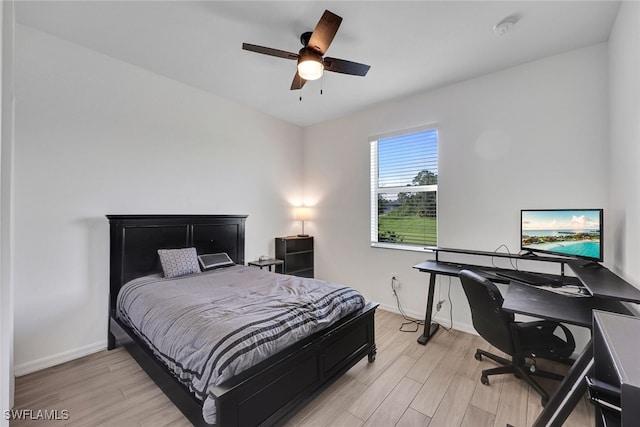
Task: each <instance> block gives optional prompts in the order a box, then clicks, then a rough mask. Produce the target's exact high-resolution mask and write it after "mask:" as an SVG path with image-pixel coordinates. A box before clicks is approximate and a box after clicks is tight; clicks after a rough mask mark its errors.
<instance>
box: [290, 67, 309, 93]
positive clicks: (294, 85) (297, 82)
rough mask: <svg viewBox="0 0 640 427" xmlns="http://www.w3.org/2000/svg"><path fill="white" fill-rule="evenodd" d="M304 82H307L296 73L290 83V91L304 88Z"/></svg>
mask: <svg viewBox="0 0 640 427" xmlns="http://www.w3.org/2000/svg"><path fill="white" fill-rule="evenodd" d="M306 82H307V81H306V80H305V79H303V78H302V77H300V74H298V72H297V71H296V75H295V76H293V81H292V82H291V90H298V89H302V86H304V84H305V83H306Z"/></svg>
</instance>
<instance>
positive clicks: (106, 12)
mask: <svg viewBox="0 0 640 427" xmlns="http://www.w3.org/2000/svg"><path fill="white" fill-rule="evenodd" d="M619 5H620V3H619V1H617V0H615V1H613V0H612V1H577V0H572V1H481V0H476V1H407V2H405V1H342V2H325V1H281V2H274V1H253V2H248V1H233V2H232V1H204V2H194V1H138V2H136V1H104V2H102V1H82V2H81V1H70V2H62V1H43V2H38V1H18V2H16V18H17V21H18V23H19V24H23V25H28V26H31V27H34V28H36V29H38V30H41V31H44V32H47V33H50V34H52V35H55V36H58V37H60V38H62V39H66V40H69V41H71V42H74V43H77V44H79V45H82V46H85V47H88V48H91V49H93V50H96V51H98V52H101V53H104V54H106V55H109V56H111V57H114V58H117V59H120V60H122V61H125V62H128V63H131V64H134V65H137V66H139V67H142V68H145V69H147V70H150V71H153V72H155V73H158V74H161V75H164V76H166V77H169V78H172V79H175V80H178V81H181V82H184V83H186V84H188V85H191V86H195V87H197V88H200V89H202V90H205V91H208V92H211V93H213V94H216V95H219V96H221V97H224V98H227V99H231V100H235V101H237V102H239V103H242V104H245V105H248V106H250V107H252V108H255V109H257V110H260V111H263V112H265V113H267V114H269V115H272V116H275V117H278V118H281V119H283V120H286V121H288V122H291V123H295V124H297V125H301V126H306V125H310V124H314V123H318V122H322V121H325V120H328V119H331V118H334V117H338V116H341V115H344V114H347V113H349V112H352V111H356V110H359V109H362V108H364V107H366V106H369V105H372V104H376V103H380V102H382V101H385V100H389V99H393V98H398V97H401V96H405V95H409V94H413V93H416V92H421V91H426V90H431V89H434V88H437V87H441V86H444V85H447V84H451V83H454V82H458V81H461V80H466V79H469V78H472V77H475V76H479V75H482V74H486V73H490V72H493V71H497V70H501V69H505V68H508V67H512V66H515V65H518V64H522V63H525V62H529V61H532V60H535V59H538V58H542V57H545V56H549V55H553V54H557V53H560V52H564V51H567V50H571V49H576V48H579V47H583V46H588V45H592V44H595V43H599V42H604V41H606V40H608V38H609V33H610V31H611V27H612V25H613V22H614V20H615V17H616V13H617V11H618V8H619ZM325 9H329V10H331V11H332V12H334V13H336V14H337V15H340V16H341V17H342V18H343V21H342V25H341V27H340V29H339V31H338V33H337V35H336V37H335V39H334V40H333V43H332V44H331V46H330V47H329V49H328V51H327V56H331V57H335V58H341V59H348V60H352V61H356V62H362V63H365V64H369V65H371V70H370V71H369V74H368V75H367V76H366V77H355V76H348V75H342V74H337V73H325V75H324V77H323V78H322V79H321V80H318V81H313V82H308V83H307V84H306V85H305V87H304V88H303V89H302V91H301V93H300V91H290V90H289V87H290V85H291V81H292V79H293V75H294V73H295V68H296V63H295V61H291V60H286V59H281V58H275V57H270V56H265V55H260V54H256V53H253V52H248V51H244V50H242V49H241V46H242V43H243V42H248V43H252V44H258V45H262V46H268V47H273V48H276V49H281V50H286V51H291V52H297V51H298V50H299V49H300V47H302V45H301V44H300V42H299V37H300V34H301V33H303V32H305V31H311V30H313V28H314V27H315V25H316V23H317V22H318V20H319V19H320V16H321V15H322V13H323V12H324V10H325ZM508 16H517V17H518V22H517V24H516V25H515V27H514V28H513V30H512V31H511V32H510V33H508V34H506V35H503V36H496V35H494V33H493V30H492V28H493V26H494V25H495V24H497V23H498V22H499V21H501V20H502V19H504V18H506V17H508ZM320 89H323V95H320ZM300 95H302V101H300V100H299V96H300Z"/></svg>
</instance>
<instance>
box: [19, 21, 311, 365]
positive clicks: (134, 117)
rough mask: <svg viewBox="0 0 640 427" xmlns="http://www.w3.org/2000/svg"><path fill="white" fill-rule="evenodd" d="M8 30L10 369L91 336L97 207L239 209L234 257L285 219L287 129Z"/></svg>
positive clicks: (54, 357) (51, 356)
mask: <svg viewBox="0 0 640 427" xmlns="http://www.w3.org/2000/svg"><path fill="white" fill-rule="evenodd" d="M16 37H17V58H16V63H17V82H16V97H17V101H16V102H17V105H16V148H15V240H16V244H15V364H16V374H18V375H19V374H22V373H26V372H29V371H32V370H36V369H40V368H42V367H45V366H50V365H53V364H55V363H59V362H61V361H64V360H68V359H72V358H75V357H77V356H81V355H83V354H86V353H90V352H93V351H96V350H98V349H100V348H104V347H105V345H106V331H107V305H108V304H107V296H108V280H109V271H108V247H109V241H108V225H107V220H106V219H105V217H104V215H105V214H116V213H207V214H233V213H237V214H248V215H249V217H248V219H247V229H246V231H247V239H246V258H247V260H251V259H253V258H257V257H258V256H259V255H261V254H273V253H274V247H273V245H274V243H273V241H274V237H275V236H277V235H281V234H282V233H285V234H291V233H293V232H295V231H296V230H297V229H298V226H299V225H298V224H297V223H296V222H295V221H293V219H292V216H291V204H292V203H293V202H298V201H299V200H300V197H301V189H302V169H301V167H302V166H301V162H300V159H301V158H302V130H301V129H300V128H299V127H297V126H294V125H290V124H287V123H284V122H282V121H279V120H276V119H274V118H271V117H269V116H266V115H264V114H262V113H258V112H256V111H253V110H251V109H248V108H245V107H243V106H240V105H238V104H235V103H232V102H229V101H225V100H223V99H221V98H218V97H215V96H212V95H211V94H207V93H205V92H202V91H200V90H197V89H195V88H192V87H189V86H186V85H183V84H180V83H178V82H175V81H172V80H169V79H167V78H164V77H162V76H159V75H156V74H152V73H150V72H148V71H145V70H142V69H140V68H137V67H135V66H132V65H129V64H125V63H123V62H120V61H117V60H114V59H112V58H110V57H108V56H105V55H102V54H98V53H96V52H94V51H91V50H88V49H85V48H83V47H80V46H78V45H74V44H71V43H68V42H66V41H63V40H61V39H58V38H55V37H52V36H49V35H47V34H44V33H41V32H38V31H36V30H33V29H31V28H29V27H25V26H20V25H19V26H18V27H17V36H16ZM257 96H259V94H257Z"/></svg>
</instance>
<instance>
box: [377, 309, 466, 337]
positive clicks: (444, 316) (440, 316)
mask: <svg viewBox="0 0 640 427" xmlns="http://www.w3.org/2000/svg"><path fill="white" fill-rule="evenodd" d="M380 308H381V309H383V310H386V311H390V312H392V313H397V314H402V313H400V310H398V307H396V306H393V305H388V304H382V303H381V304H380ZM404 312H405V314H406V315H407V316H409V317H411V318H412V319H417V320H424V313H416V312H414V311H411V310H404ZM432 320H433V321H434V322H436V323H439V324H440V325H441V326H443V327H445V328H449V327H450V326H451V325H450V323H451V320H450V318H449V315H448V312H447V313H445V312H444V311H442V312H441V313H435V314H434V315H433V319H432ZM453 329H455V330H457V331H461V332H466V333H468V334H473V335H478V332H476V330H475V329H474V328H473V325H471V324H468V323H463V322H455V323H454V324H453Z"/></svg>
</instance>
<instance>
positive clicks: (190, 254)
mask: <svg viewBox="0 0 640 427" xmlns="http://www.w3.org/2000/svg"><path fill="white" fill-rule="evenodd" d="M158 255H159V256H160V264H162V270H163V271H164V276H165V277H178V276H184V275H186V274H192V273H200V265H199V264H198V253H197V252H196V248H184V249H158Z"/></svg>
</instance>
